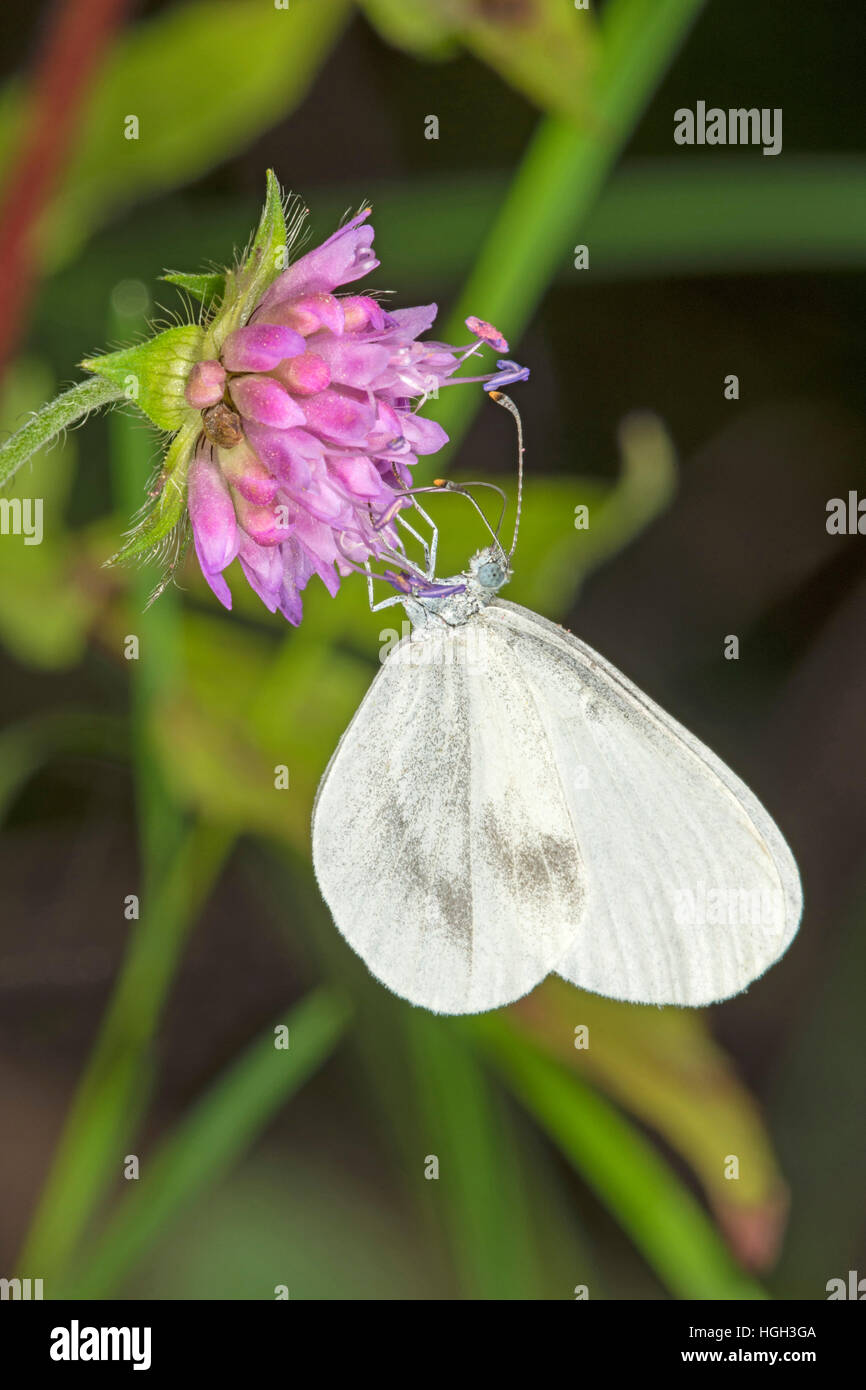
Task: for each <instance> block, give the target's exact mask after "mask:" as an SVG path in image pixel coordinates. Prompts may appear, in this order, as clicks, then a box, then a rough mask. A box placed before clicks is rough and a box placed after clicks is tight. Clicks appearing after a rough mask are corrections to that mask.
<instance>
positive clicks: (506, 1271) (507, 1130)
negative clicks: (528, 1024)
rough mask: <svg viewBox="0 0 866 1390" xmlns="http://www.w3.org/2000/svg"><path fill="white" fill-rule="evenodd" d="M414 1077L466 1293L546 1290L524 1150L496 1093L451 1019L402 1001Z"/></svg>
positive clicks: (434, 1186) (434, 1193) (419, 1160)
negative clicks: (432, 1014) (414, 1007)
mask: <svg viewBox="0 0 866 1390" xmlns="http://www.w3.org/2000/svg"><path fill="white" fill-rule="evenodd" d="M403 1018H404V1025H405V1029H406V1036H407V1039H408V1042H409V1046H410V1052H411V1056H412V1059H413V1064H414V1067H415V1075H416V1078H417V1088H416V1094H417V1097H418V1106H419V1108H420V1112H421V1134H422V1143H423V1145H424V1148H423V1151H419V1153H418V1154H417V1156H416V1159H415V1163H416V1174H417V1179H418V1181H419V1182H426V1179H425V1177H424V1176H423V1173H424V1165H426V1164H427V1163H428V1162H429V1161H430V1159H431V1158H435V1160H436V1162H437V1165H438V1167H437V1178H436V1179H435V1180H430V1181H429V1182H426V1186H427V1188H428V1196H429V1199H430V1202H431V1204H432V1205H433V1206H434V1208H435V1211H436V1215H437V1216H438V1219H439V1221H440V1222H441V1223H442V1224H443V1225H445V1226H446V1227H447V1229H448V1232H449V1236H450V1241H451V1248H452V1251H453V1257H454V1262H455V1266H456V1268H457V1270H458V1272H459V1277H460V1282H461V1285H462V1297H464V1298H469V1299H527V1298H539V1297H542V1296H543V1295H542V1292H541V1270H540V1263H539V1261H540V1252H539V1251H538V1249H537V1247H536V1245H535V1241H534V1229H533V1221H532V1216H531V1206H530V1201H529V1197H528V1193H527V1191H526V1185H525V1178H524V1174H523V1172H522V1167H521V1162H520V1154H519V1151H518V1150H517V1147H516V1145H515V1140H514V1134H513V1129H512V1126H511V1125H510V1124H509V1123H508V1121H507V1117H506V1116H505V1114H504V1112H503V1109H502V1107H501V1105H500V1104H499V1101H498V1097H497V1096H496V1094H495V1092H494V1090H493V1088H492V1087H491V1085H490V1082H489V1080H488V1078H487V1077H486V1076H485V1073H484V1071H483V1069H482V1068H481V1067H480V1066H479V1064H478V1062H477V1060H476V1058H475V1057H474V1056H473V1052H472V1049H471V1048H470V1047H468V1046H467V1043H466V1040H465V1039H464V1038H463V1037H461V1035H460V1033H459V1032H458V1031H457V1030H455V1029H454V1028H453V1027H452V1026H451V1022H452V1021H451V1020H450V1019H442V1018H432V1017H431V1016H430V1015H429V1014H427V1013H425V1012H424V1011H423V1010H421V1009H412V1008H404V1010H403Z"/></svg>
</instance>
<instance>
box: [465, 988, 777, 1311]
mask: <svg viewBox="0 0 866 1390" xmlns="http://www.w3.org/2000/svg"><path fill="white" fill-rule="evenodd" d="M466 1027H467V1029H468V1031H470V1032H471V1033H472V1034H473V1035H474V1036H475V1037H477V1038H478V1040H479V1042H480V1043H481V1044H482V1046H483V1047H484V1048H485V1049H486V1050H487V1052H488V1053H489V1055H490V1056H491V1058H492V1059H493V1061H494V1062H495V1063H496V1065H497V1067H498V1068H499V1070H500V1071H501V1072H502V1074H503V1076H504V1077H505V1078H506V1080H507V1081H508V1083H509V1085H511V1086H512V1087H513V1089H514V1091H515V1093H516V1094H517V1095H518V1096H519V1097H520V1099H521V1100H522V1102H523V1104H524V1105H525V1106H526V1107H527V1109H528V1110H529V1111H530V1112H531V1113H532V1114H533V1115H534V1116H535V1117H536V1119H537V1120H538V1122H539V1123H540V1124H541V1125H542V1126H543V1127H544V1128H545V1129H546V1130H547V1132H548V1134H549V1135H550V1136H551V1138H552V1139H553V1140H554V1142H555V1143H556V1144H558V1145H559V1147H560V1149H561V1150H562V1152H563V1153H564V1154H565V1156H566V1158H568V1159H569V1161H570V1162H571V1163H572V1164H573V1165H574V1167H575V1168H576V1169H577V1171H578V1172H579V1173H580V1174H581V1176H582V1177H583V1178H584V1179H585V1180H586V1182H587V1183H589V1185H590V1187H592V1188H594V1189H595V1191H596V1193H597V1194H598V1196H599V1197H600V1198H601V1200H602V1201H603V1202H604V1203H605V1205H606V1206H607V1207H608V1208H609V1210H610V1211H611V1212H612V1214H613V1215H614V1216H615V1217H616V1219H617V1221H619V1223H620V1224H621V1225H622V1227H623V1229H624V1230H625V1231H626V1232H627V1233H628V1234H629V1235H630V1236H631V1239H632V1240H633V1241H634V1243H635V1245H636V1246H637V1247H638V1249H639V1250H641V1252H642V1253H643V1255H644V1257H645V1259H646V1260H647V1261H648V1263H649V1264H650V1266H651V1267H652V1268H653V1269H655V1271H656V1272H657V1274H658V1275H659V1277H660V1279H661V1280H662V1281H663V1282H664V1284H665V1285H666V1286H667V1287H668V1288H669V1289H670V1290H671V1292H672V1293H673V1294H674V1295H675V1297H677V1298H684V1299H739V1298H763V1297H765V1296H766V1295H765V1294H764V1292H763V1290H762V1289H761V1288H760V1286H759V1285H758V1284H756V1283H754V1282H753V1281H752V1280H751V1279H749V1278H748V1277H747V1276H746V1275H744V1274H743V1273H742V1272H741V1271H740V1270H739V1269H738V1268H737V1266H736V1264H735V1263H734V1261H733V1259H732V1257H731V1256H730V1254H729V1253H728V1251H727V1250H726V1248H725V1246H724V1243H723V1242H722V1240H721V1237H720V1236H719V1235H718V1233H717V1232H716V1230H715V1229H714V1227H713V1225H712V1223H711V1222H710V1221H709V1219H708V1218H707V1217H706V1216H705V1214H704V1213H703V1211H702V1210H701V1208H700V1206H699V1205H698V1203H697V1201H696V1200H695V1198H694V1197H693V1196H692V1194H691V1193H690V1192H689V1191H688V1189H687V1188H686V1187H685V1186H684V1185H683V1184H682V1183H681V1182H680V1181H679V1180H678V1179H677V1178H676V1177H675V1175H674V1173H673V1172H672V1170H671V1169H670V1168H669V1167H668V1165H667V1164H666V1163H665V1161H664V1160H663V1159H662V1158H661V1156H660V1155H659V1154H658V1153H657V1152H656V1151H655V1150H654V1149H653V1148H652V1146H651V1145H650V1144H649V1143H648V1142H647V1141H646V1140H645V1139H644V1138H643V1137H642V1136H641V1135H640V1134H639V1133H638V1131H637V1130H636V1129H635V1128H634V1127H633V1126H632V1125H630V1124H629V1123H628V1121H627V1120H626V1119H625V1118H624V1117H623V1116H621V1115H620V1114H618V1113H617V1111H615V1110H614V1109H613V1107H612V1106H611V1105H609V1104H608V1102H607V1101H605V1100H603V1099H602V1097H601V1096H599V1095H597V1094H596V1093H595V1092H594V1091H592V1090H591V1089H590V1088H589V1087H588V1086H586V1085H585V1084H584V1083H583V1082H582V1081H581V1080H579V1078H578V1077H577V1076H576V1075H575V1074H574V1073H573V1072H568V1071H566V1070H565V1068H564V1067H562V1066H560V1065H559V1064H558V1063H556V1062H554V1061H551V1060H550V1058H549V1057H546V1056H545V1055H544V1054H543V1053H542V1052H541V1051H539V1050H538V1049H537V1048H535V1047H532V1046H531V1045H530V1044H529V1043H528V1041H527V1039H526V1037H525V1036H524V1035H521V1034H519V1033H517V1032H516V1031H515V1029H514V1025H513V1024H512V1023H509V1021H508V1020H507V1019H506V1018H505V1017H504V1016H503V1015H502V1014H484V1015H481V1016H479V1017H478V1018H474V1019H472V1020H471V1021H470V1020H467V1023H466ZM591 1294H592V1291H591V1290H590V1296H591Z"/></svg>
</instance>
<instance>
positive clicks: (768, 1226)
mask: <svg viewBox="0 0 866 1390" xmlns="http://www.w3.org/2000/svg"><path fill="white" fill-rule="evenodd" d="M510 1016H511V1019H512V1021H513V1023H514V1025H515V1026H516V1027H517V1029H518V1031H520V1032H525V1034H526V1036H527V1038H528V1039H529V1040H530V1041H531V1042H533V1043H535V1044H536V1045H540V1046H541V1047H543V1048H544V1049H545V1051H547V1052H548V1053H549V1054H550V1055H551V1056H553V1057H555V1058H556V1059H557V1060H558V1061H560V1062H562V1063H564V1064H565V1065H566V1066H567V1067H568V1068H569V1069H570V1070H571V1069H574V1070H576V1071H577V1072H579V1073H580V1075H582V1076H586V1077H588V1078H589V1079H590V1080H592V1081H594V1082H595V1083H596V1084H597V1085H599V1086H601V1087H602V1088H603V1089H604V1090H606V1091H608V1092H609V1093H610V1094H611V1095H612V1096H614V1098H615V1099H616V1100H617V1101H619V1102H620V1104H621V1105H623V1106H624V1107H625V1108H626V1109H627V1110H629V1111H631V1112H632V1113H633V1114H634V1115H637V1116H638V1118H640V1119H641V1120H643V1121H645V1123H647V1124H648V1125H651V1126H652V1128H653V1129H655V1130H657V1131H658V1133H659V1134H660V1135H661V1136H662V1137H663V1138H664V1139H665V1140H666V1142H667V1143H668V1144H670V1146H671V1147H672V1148H673V1149H675V1150H676V1151H677V1152H678V1153H680V1154H681V1155H682V1157H683V1158H685V1160H686V1161H687V1162H688V1164H689V1165H690V1167H691V1168H692V1169H693V1170H694V1171H695V1173H696V1174H697V1175H698V1177H699V1178H700V1180H701V1183H702V1184H703V1186H704V1189H705V1191H706V1193H707V1195H708V1197H709V1199H710V1201H711V1202H712V1204H713V1207H714V1209H715V1212H716V1215H717V1217H718V1219H719V1222H720V1225H721V1227H722V1229H723V1231H724V1232H725V1234H726V1235H727V1237H728V1240H729V1242H730V1244H731V1246H732V1248H733V1250H734V1253H735V1254H736V1256H737V1258H738V1259H739V1261H740V1262H741V1263H742V1264H744V1265H746V1266H748V1267H750V1268H759V1269H764V1268H766V1267H767V1265H769V1264H771V1263H772V1261H773V1260H774V1258H775V1255H776V1252H777V1249H778V1245H779V1240H780V1236H781V1227H782V1224H783V1222H784V1218H785V1214H786V1211H787V1189H786V1186H785V1183H784V1180H783V1178H782V1175H781V1173H780V1171H779V1167H778V1164H777V1162H776V1159H775V1156H774V1154H773V1150H772V1147H771V1144H770V1139H769V1136H768V1134H767V1131H766V1128H765V1126H764V1124H763V1122H762V1119H761V1116H760V1113H759V1111H758V1108H757V1106H756V1104H755V1102H754V1101H753V1099H752V1097H751V1096H750V1095H749V1093H748V1091H746V1089H745V1087H744V1086H743V1085H742V1084H741V1083H740V1082H739V1081H738V1080H737V1077H736V1075H735V1073H734V1070H733V1067H732V1066H731V1063H730V1061H729V1059H728V1058H727V1057H726V1056H725V1054H724V1052H723V1051H722V1050H721V1048H719V1047H718V1046H717V1045H716V1044H715V1043H714V1042H713V1039H712V1037H711V1035H710V1032H709V1029H708V1026H707V1023H706V1019H705V1015H704V1014H701V1013H697V1012H696V1011H694V1010H691V1009H674V1008H667V1009H658V1008H651V1007H645V1006H640V1005H635V1004H622V1003H620V1002H618V1001H617V1000H615V999H605V998H602V996H601V995H597V994H588V993H586V992H585V991H583V990H578V989H575V988H574V987H573V986H572V985H568V984H566V983H565V982H564V981H562V980H558V979H555V978H553V977H551V978H549V979H547V980H545V982H544V983H543V984H542V985H540V986H539V987H538V989H536V990H534V991H533V993H532V994H530V995H528V996H527V997H526V998H525V999H523V1000H521V1001H520V1002H519V1003H518V1004H514V1005H512V1007H511V1010H510ZM579 1025H585V1026H586V1028H587V1029H588V1030H589V1033H588V1040H587V1045H586V1046H585V1047H581V1048H578V1047H576V1046H575V1028H577V1027H578V1026H579ZM731 1155H733V1156H735V1157H736V1158H737V1160H738V1163H739V1170H738V1176H737V1178H736V1180H733V1179H729V1178H728V1177H727V1176H726V1174H727V1170H728V1161H729V1157H730V1156H731Z"/></svg>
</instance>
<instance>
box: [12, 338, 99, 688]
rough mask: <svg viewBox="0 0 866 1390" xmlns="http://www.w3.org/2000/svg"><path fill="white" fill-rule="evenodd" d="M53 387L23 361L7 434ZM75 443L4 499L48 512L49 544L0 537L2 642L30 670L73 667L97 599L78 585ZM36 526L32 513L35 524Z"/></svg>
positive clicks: (28, 470) (24, 476) (36, 464)
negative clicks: (71, 526) (71, 523)
mask: <svg viewBox="0 0 866 1390" xmlns="http://www.w3.org/2000/svg"><path fill="white" fill-rule="evenodd" d="M53 387H54V383H53V381H52V379H51V376H50V374H49V373H48V372H47V370H46V369H45V367H43V366H42V365H41V364H40V363H38V362H35V361H32V360H30V361H22V362H19V363H18V364H17V366H16V367H15V368H14V369H13V370H12V371H11V372H9V373H8V374H7V376H6V379H5V382H4V389H3V396H2V403H0V428H2V429H3V430H10V431H11V430H14V429H16V428H17V427H18V426H19V425H20V424H21V421H22V418H23V417H24V416H25V415H26V414H27V412H28V411H30V410H35V409H37V408H38V407H39V406H40V405H41V404H42V403H43V401H44V400H46V399H47V398H48V397H50V395H51V393H52V390H53ZM76 454H77V449H76V438H75V436H74V435H72V436H70V435H65V436H63V437H61V438H59V439H58V440H57V441H56V442H55V443H54V444H52V445H51V447H50V448H47V449H43V450H42V451H41V452H40V453H38V454H35V455H34V456H33V458H32V459H31V460H30V461H29V462H28V463H26V464H25V465H24V467H23V468H22V469H21V470H20V472H19V473H18V474H17V475H16V476H15V478H14V479H13V480H12V482H11V484H9V485H8V486H7V487H6V489H5V490H4V494H3V496H4V498H6V499H10V501H11V500H12V499H16V498H17V499H19V501H20V500H22V499H24V498H29V499H31V502H32V503H33V505H34V506H41V509H42V533H43V534H42V539H41V541H40V542H39V544H25V537H24V536H23V535H13V534H9V535H4V536H3V537H2V538H0V638H2V641H3V642H4V644H5V645H6V647H7V648H8V649H9V651H10V652H11V653H12V654H13V656H14V657H15V658H16V659H17V660H18V661H20V662H22V663H23V664H24V665H28V666H38V667H43V668H45V669H49V670H53V669H62V668H64V667H69V666H72V665H74V664H75V663H76V662H77V661H78V660H79V658H80V656H81V654H82V652H83V650H84V646H85V643H86V640H87V631H88V628H89V626H90V623H91V620H92V618H93V615H94V612H95V610H96V607H97V600H96V598H95V596H94V595H93V594H91V593H88V592H87V590H86V589H85V588H84V587H83V586H81V585H78V584H76V583H74V582H71V572H72V570H73V569H74V566H75V563H76V545H75V541H74V540H73V539H72V538H70V536H69V534H68V532H67V529H66V524H65V521H64V511H65V508H66V502H67V499H68V496H69V491H70V488H71V485H72V477H73V472H74V469H75V463H76ZM34 519H35V512H34V513H32V516H31V521H32V520H34Z"/></svg>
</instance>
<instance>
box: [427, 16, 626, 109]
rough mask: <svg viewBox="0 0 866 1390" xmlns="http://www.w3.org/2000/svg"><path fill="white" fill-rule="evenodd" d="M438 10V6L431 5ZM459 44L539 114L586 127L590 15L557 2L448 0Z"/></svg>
mask: <svg viewBox="0 0 866 1390" xmlns="http://www.w3.org/2000/svg"><path fill="white" fill-rule="evenodd" d="M432 4H433V6H434V7H436V8H438V7H439V6H438V0H432ZM446 13H450V14H453V16H454V24H455V28H456V30H457V32H458V33H459V36H460V38H461V40H462V42H463V43H464V44H465V45H466V47H467V48H469V49H470V50H471V51H472V52H474V53H475V54H477V56H478V57H479V58H481V59H482V60H483V61H484V62H486V63H488V64H489V65H490V66H491V67H492V68H495V69H496V71H497V72H499V73H500V75H501V76H502V77H504V78H505V80H506V82H508V83H510V84H511V86H512V87H516V88H517V90H518V91H520V92H523V93H524V95H525V96H527V97H529V99H530V101H534V102H535V104H536V106H538V107H539V108H540V109H541V110H542V111H549V112H551V113H555V114H557V115H560V116H563V117H565V118H566V119H568V120H570V121H572V122H574V124H575V125H577V126H582V125H587V124H588V125H592V124H594V123H595V121H596V120H598V119H599V115H598V113H597V111H596V105H595V91H594V78H595V69H596V65H597V61H598V54H599V27H598V24H597V22H596V17H595V13H594V10H592V9H588V10H581V11H578V10H576V9H575V8H574V5H573V4H563V3H562V0H520V3H518V4H514V3H511V0H491V3H488V4H487V5H485V6H484V7H482V6H479V5H478V4H476V3H475V0H450V3H449V5H448V7H447V9H446Z"/></svg>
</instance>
